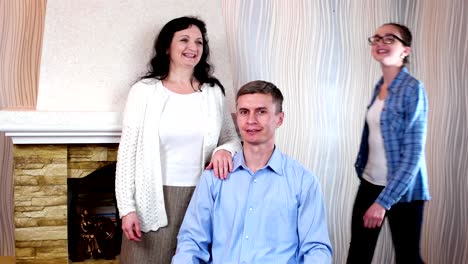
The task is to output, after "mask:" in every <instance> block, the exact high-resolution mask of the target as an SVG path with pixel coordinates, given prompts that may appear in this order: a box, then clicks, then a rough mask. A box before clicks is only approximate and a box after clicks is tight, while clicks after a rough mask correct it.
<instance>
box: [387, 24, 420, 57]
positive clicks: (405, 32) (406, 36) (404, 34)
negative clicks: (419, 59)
mask: <svg viewBox="0 0 468 264" xmlns="http://www.w3.org/2000/svg"><path fill="white" fill-rule="evenodd" d="M387 25H388V26H394V27H396V28H397V29H398V32H400V35H401V39H402V40H403V41H405V43H403V45H405V46H407V47H411V42H412V41H413V35H411V31H410V30H409V28H408V27H407V26H405V25H402V24H398V23H387V24H384V26H387ZM408 57H409V55H408V56H406V57H405V58H404V59H403V64H407V63H409V60H408Z"/></svg>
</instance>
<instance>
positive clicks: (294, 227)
mask: <svg viewBox="0 0 468 264" xmlns="http://www.w3.org/2000/svg"><path fill="white" fill-rule="evenodd" d="M282 103H283V95H282V94H281V91H280V90H279V89H278V88H277V87H276V86H275V85H274V84H272V83H268V82H264V81H253V82H250V83H247V84H245V85H244V86H243V87H242V88H241V89H240V90H239V91H238V93H237V107H236V109H237V125H238V126H239V131H240V134H241V136H242V139H243V142H244V144H243V148H242V151H241V152H239V153H237V155H235V156H234V158H233V164H234V165H233V168H232V173H231V175H230V176H229V178H228V179H226V180H219V179H217V178H216V177H215V176H214V173H213V171H205V172H204V173H203V175H202V176H201V179H200V182H199V183H198V185H197V187H196V190H195V192H194V194H193V197H192V200H191V201H190V205H189V207H188V209H187V212H186V214H185V218H184V221H183V223H182V226H181V228H180V231H179V235H178V237H177V240H178V243H177V252H176V255H175V256H174V257H173V259H172V263H173V264H186V263H221V264H228V263H267V264H271V263H281V264H286V263H313V264H317V263H331V258H332V249H331V245H330V240H329V237H328V230H327V222H326V217H325V208H324V203H323V198H322V191H321V188H320V184H319V182H318V180H317V178H316V177H315V176H314V175H313V174H312V173H311V172H310V171H308V170H307V169H306V168H305V167H304V166H302V165H301V164H300V163H299V162H297V161H296V160H294V159H292V158H290V157H288V156H286V155H285V154H283V153H281V152H280V150H279V149H278V148H277V147H276V146H275V130H276V128H278V127H280V126H281V125H282V123H283V118H284V113H283V111H282Z"/></svg>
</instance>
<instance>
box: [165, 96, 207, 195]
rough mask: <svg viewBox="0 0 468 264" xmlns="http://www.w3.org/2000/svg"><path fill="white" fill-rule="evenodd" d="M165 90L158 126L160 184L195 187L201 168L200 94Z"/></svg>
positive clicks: (201, 129) (202, 128) (201, 127)
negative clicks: (165, 95)
mask: <svg viewBox="0 0 468 264" xmlns="http://www.w3.org/2000/svg"><path fill="white" fill-rule="evenodd" d="M168 92H169V98H168V100H167V101H166V104H165V106H164V110H163V113H162V115H161V123H160V126H159V140H160V149H161V167H162V168H161V169H162V180H163V185H166V186H196V185H197V183H198V180H199V178H200V175H201V172H202V169H203V168H201V164H202V160H201V159H202V151H203V135H204V129H205V128H204V126H203V125H202V124H203V122H202V121H203V119H202V109H201V101H202V100H201V93H200V92H194V93H191V94H178V93H174V92H172V91H170V90H168Z"/></svg>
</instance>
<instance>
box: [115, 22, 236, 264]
mask: <svg viewBox="0 0 468 264" xmlns="http://www.w3.org/2000/svg"><path fill="white" fill-rule="evenodd" d="M209 55H210V50H209V46H208V39H207V37H206V27H205V23H204V22H203V21H201V20H200V19H197V18H194V17H179V18H176V19H173V20H171V21H169V22H168V23H167V24H166V25H165V26H164V27H163V28H162V29H161V32H160V33H159V35H158V36H157V38H156V42H155V45H154V57H153V58H152V59H151V61H150V65H149V71H148V73H147V74H146V75H144V76H143V77H141V79H140V81H138V82H137V83H135V84H134V85H133V87H132V88H131V90H130V93H129V95H128V99H127V103H126V106H125V112H124V120H123V125H122V137H121V141H120V146H119V152H118V160H117V173H116V196H117V205H118V209H119V213H120V215H121V217H122V230H123V234H124V237H123V239H122V249H121V256H120V261H121V263H170V262H171V259H172V256H173V255H174V253H175V248H176V236H177V233H178V231H179V227H180V225H181V222H182V219H183V217H184V214H185V210H186V209H187V206H188V203H189V201H190V198H191V196H192V193H193V190H194V189H195V186H196V185H197V183H198V180H199V178H200V175H201V172H202V171H203V169H205V165H206V164H208V163H209V165H208V167H207V168H212V169H213V170H214V172H215V174H216V175H217V176H218V177H220V178H225V177H226V176H227V173H229V172H230V168H232V155H234V154H235V153H236V152H237V151H238V150H239V149H240V141H239V139H238V137H237V133H236V130H235V128H234V124H233V122H232V119H231V116H230V114H229V113H228V112H227V111H226V109H225V103H224V88H223V86H222V85H221V83H220V82H219V81H218V79H216V78H215V77H213V76H212V75H211V72H212V66H211V64H210V63H209ZM202 91H203V92H202ZM181 109H184V110H186V111H181Z"/></svg>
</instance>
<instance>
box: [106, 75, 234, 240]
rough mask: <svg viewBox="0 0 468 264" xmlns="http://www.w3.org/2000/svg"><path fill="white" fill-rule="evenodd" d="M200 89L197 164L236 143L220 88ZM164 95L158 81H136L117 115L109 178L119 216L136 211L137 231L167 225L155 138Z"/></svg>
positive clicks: (156, 228)
mask: <svg viewBox="0 0 468 264" xmlns="http://www.w3.org/2000/svg"><path fill="white" fill-rule="evenodd" d="M202 90H203V92H201V93H200V94H201V100H202V104H201V106H202V123H201V124H199V126H200V127H203V128H204V129H205V134H204V137H203V150H202V158H201V161H202V163H203V164H200V166H201V167H202V166H204V164H205V163H206V162H207V161H209V159H210V158H211V155H212V153H213V152H214V151H216V150H218V149H225V150H227V151H229V152H231V153H232V154H233V155H234V154H235V153H236V152H237V151H239V150H240V148H241V144H240V141H239V138H238V136H237V133H236V130H235V127H234V123H233V122H232V117H231V115H230V113H228V112H227V111H226V107H225V103H224V96H223V94H222V92H221V89H219V87H216V86H215V87H210V86H209V85H207V84H205V85H203V86H202ZM167 98H168V92H167V89H165V88H164V87H163V86H162V83H161V81H159V80H152V79H146V80H142V81H139V82H137V83H136V84H134V85H133V86H132V88H131V89H130V92H129V94H128V98H127V103H126V105H125V111H124V116H123V124H122V136H121V140H120V145H119V152H118V156H117V170H116V178H115V195H116V197H117V207H118V209H119V214H120V217H123V216H125V215H127V214H128V213H130V212H136V214H137V216H138V219H139V221H140V227H141V230H142V231H143V232H148V231H150V230H158V229H159V228H160V227H162V226H166V225H167V215H166V209H165V207H164V194H163V184H162V171H161V170H162V169H161V152H160V144H159V127H160V119H161V113H162V112H163V109H164V106H165V104H166V102H167ZM217 146H218V147H217Z"/></svg>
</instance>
